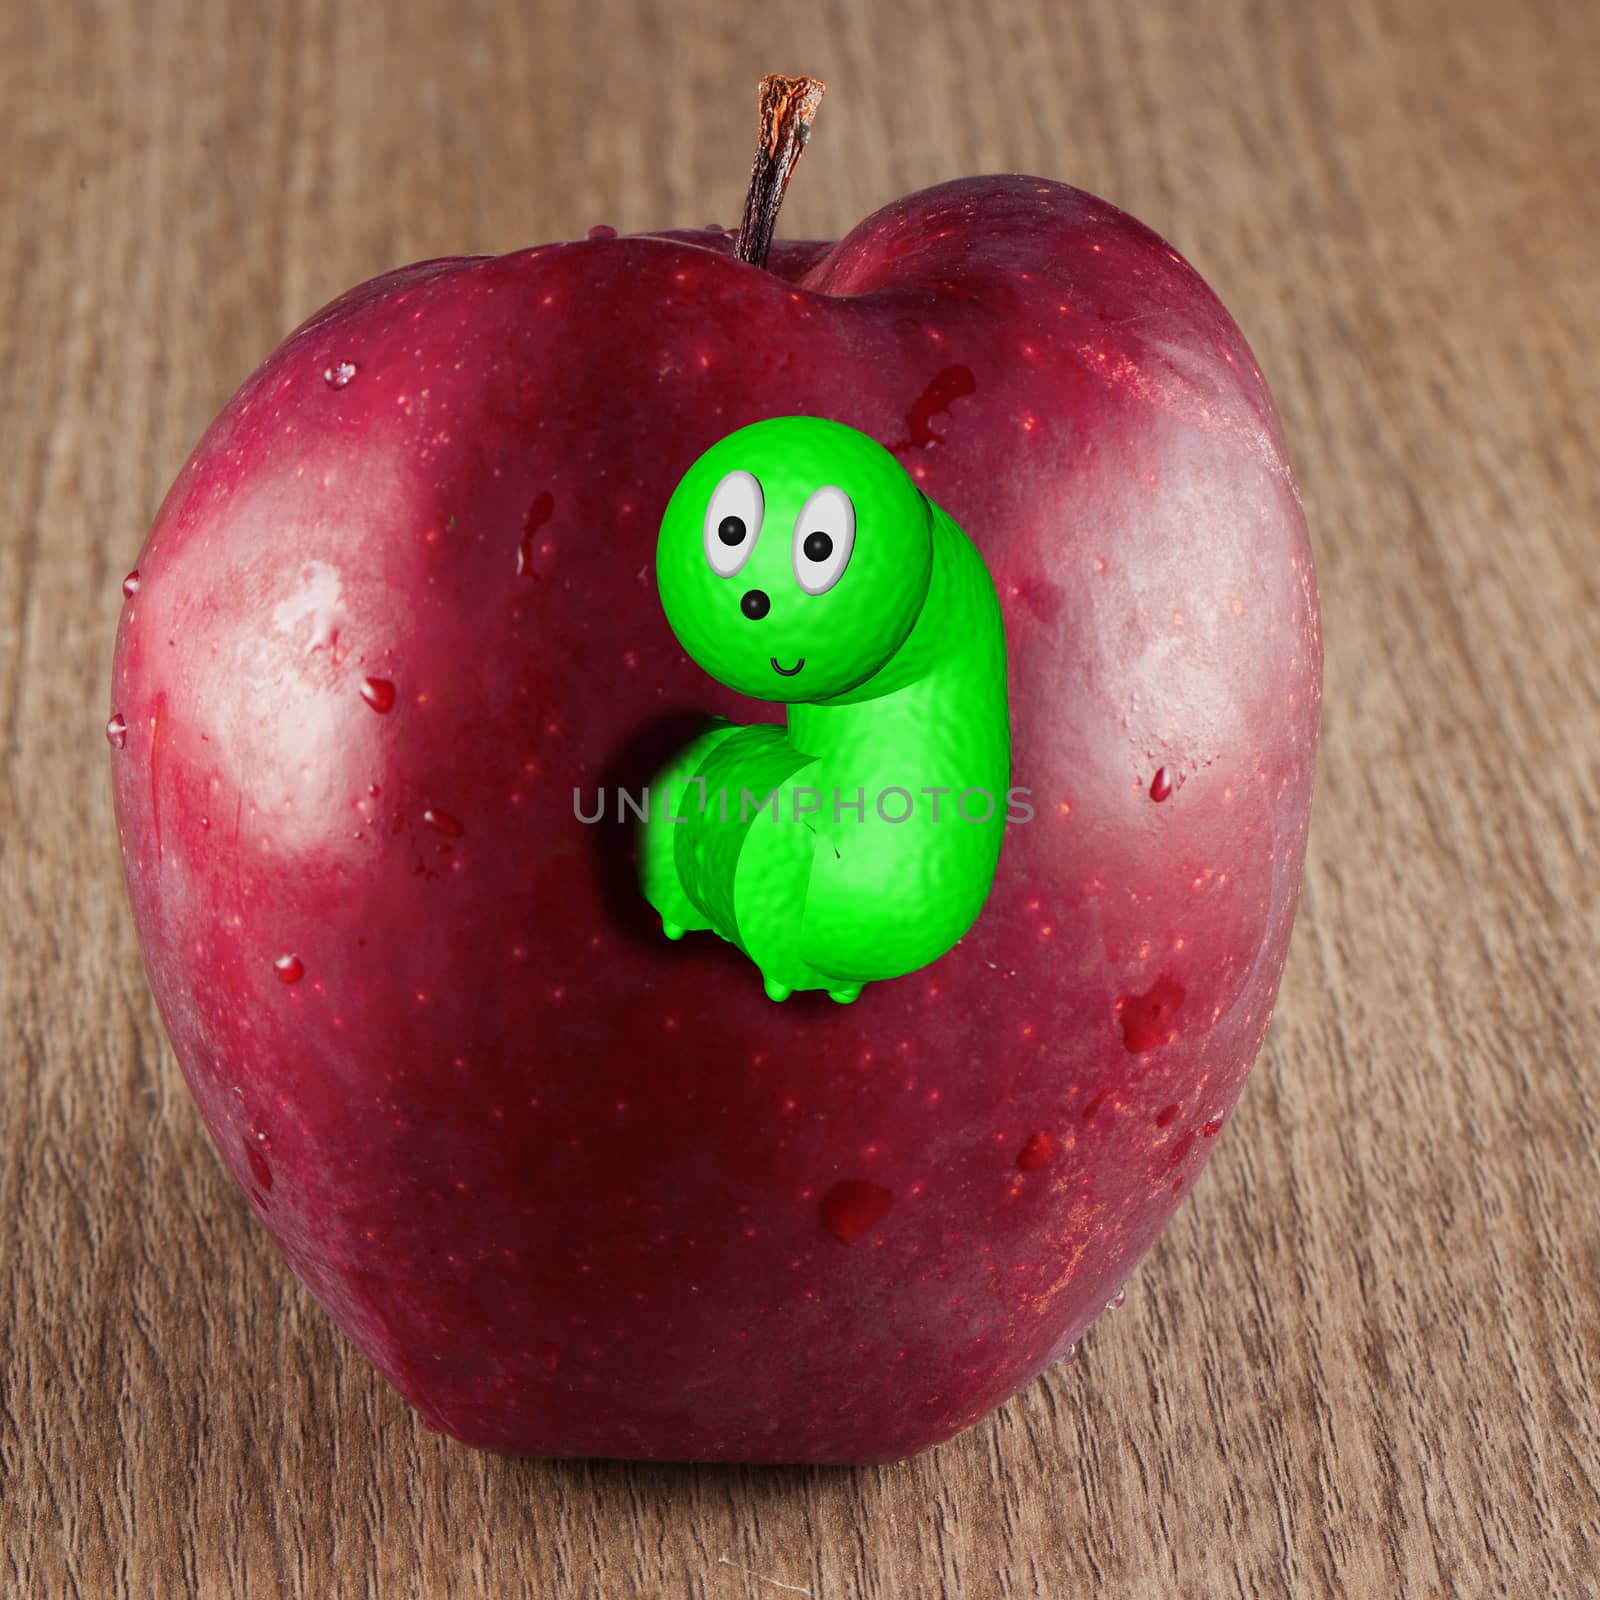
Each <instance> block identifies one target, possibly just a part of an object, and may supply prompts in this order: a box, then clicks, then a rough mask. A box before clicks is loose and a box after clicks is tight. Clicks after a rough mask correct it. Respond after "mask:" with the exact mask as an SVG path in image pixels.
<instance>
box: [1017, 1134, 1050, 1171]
mask: <svg viewBox="0 0 1600 1600" xmlns="http://www.w3.org/2000/svg"><path fill="white" fill-rule="evenodd" d="M1055 1158H1056V1142H1055V1140H1054V1139H1052V1138H1051V1137H1050V1135H1049V1134H1048V1133H1045V1132H1044V1131H1043V1130H1042V1129H1041V1130H1040V1132H1038V1133H1035V1134H1032V1135H1030V1136H1029V1138H1028V1139H1027V1141H1026V1142H1025V1143H1024V1144H1023V1146H1022V1148H1021V1149H1020V1150H1019V1151H1017V1171H1018V1172H1037V1171H1038V1170H1039V1168H1040V1167H1047V1166H1049V1165H1050V1163H1051V1162H1052V1161H1054V1160H1055Z"/></svg>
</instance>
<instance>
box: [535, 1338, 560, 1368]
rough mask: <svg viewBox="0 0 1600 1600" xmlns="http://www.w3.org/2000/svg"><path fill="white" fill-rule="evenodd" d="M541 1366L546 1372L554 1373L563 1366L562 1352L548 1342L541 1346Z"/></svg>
mask: <svg viewBox="0 0 1600 1600" xmlns="http://www.w3.org/2000/svg"><path fill="white" fill-rule="evenodd" d="M539 1365H540V1366H542V1367H543V1368H544V1370H545V1371H546V1372H554V1371H555V1370H556V1368H557V1367H559V1366H560V1365H561V1352H560V1351H559V1350H558V1349H556V1347H555V1346H554V1345H553V1344H550V1343H548V1342H546V1343H544V1344H541V1345H540V1346H539Z"/></svg>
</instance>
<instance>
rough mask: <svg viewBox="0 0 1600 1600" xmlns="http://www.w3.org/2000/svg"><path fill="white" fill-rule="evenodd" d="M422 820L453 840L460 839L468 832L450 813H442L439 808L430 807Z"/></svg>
mask: <svg viewBox="0 0 1600 1600" xmlns="http://www.w3.org/2000/svg"><path fill="white" fill-rule="evenodd" d="M422 820H423V821H424V822H426V823H427V824H428V826H429V827H430V828H437V829H438V831H439V832H440V833H442V834H444V835H446V837H448V838H451V839H459V838H460V837H461V835H462V834H464V833H465V832H466V831H467V830H466V829H465V828H463V827H462V826H461V824H460V823H459V822H457V821H456V819H455V818H454V817H452V816H451V815H450V813H449V812H448V811H440V810H439V809H438V807H437V806H429V807H428V809H427V810H426V811H424V812H423V813H422Z"/></svg>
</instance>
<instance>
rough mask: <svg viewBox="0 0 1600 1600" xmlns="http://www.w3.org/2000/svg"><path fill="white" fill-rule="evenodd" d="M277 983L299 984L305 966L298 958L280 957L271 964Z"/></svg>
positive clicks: (291, 956)
mask: <svg viewBox="0 0 1600 1600" xmlns="http://www.w3.org/2000/svg"><path fill="white" fill-rule="evenodd" d="M272 965H273V968H274V969H275V970H276V972H277V974H278V982H279V983H299V981H300V980H301V979H302V978H303V977H305V975H306V965H305V962H303V961H302V960H301V959H300V957H299V956H295V955H282V956H279V957H278V959H277V960H276V961H274V962H273V963H272Z"/></svg>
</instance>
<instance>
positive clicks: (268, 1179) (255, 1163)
mask: <svg viewBox="0 0 1600 1600" xmlns="http://www.w3.org/2000/svg"><path fill="white" fill-rule="evenodd" d="M241 1142H242V1143H243V1145H244V1158H245V1160H246V1161H247V1162H249V1164H250V1176H251V1177H252V1178H254V1179H255V1180H256V1187H257V1188H258V1189H260V1190H261V1192H262V1193H263V1194H270V1193H271V1192H272V1168H271V1167H269V1166H268V1165H267V1158H266V1157H265V1156H264V1155H263V1154H262V1153H261V1150H260V1135H259V1134H258V1135H256V1136H255V1137H254V1138H251V1137H249V1136H247V1137H246V1138H244V1139H243V1140H242V1141H241Z"/></svg>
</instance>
